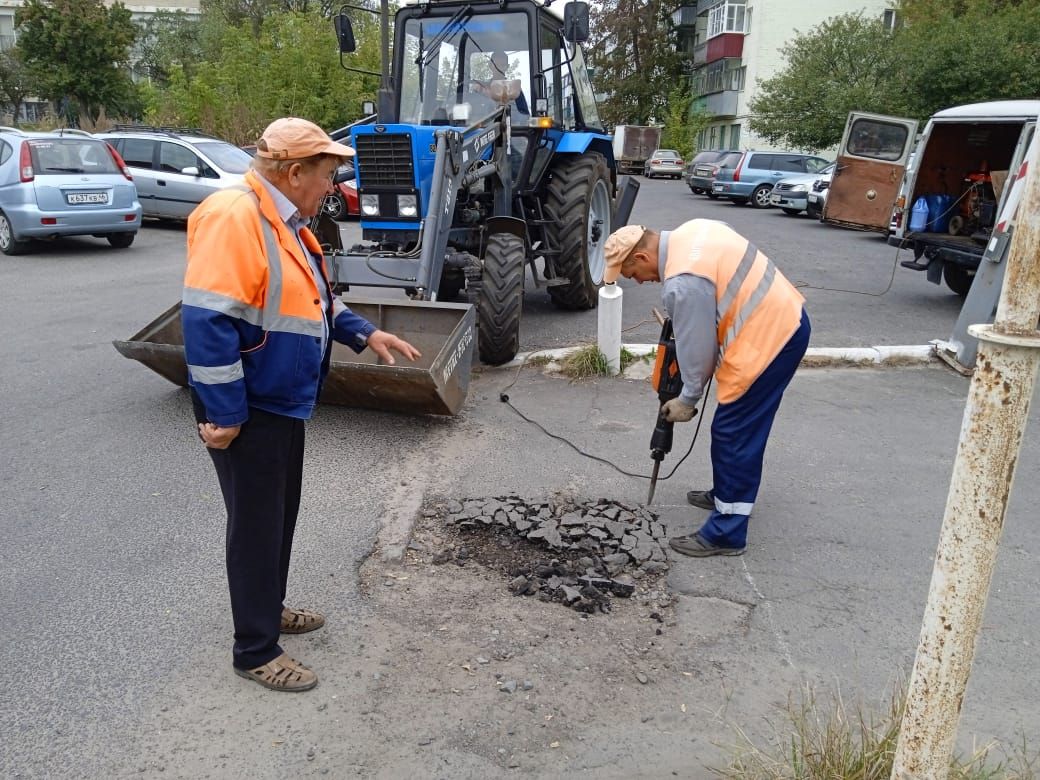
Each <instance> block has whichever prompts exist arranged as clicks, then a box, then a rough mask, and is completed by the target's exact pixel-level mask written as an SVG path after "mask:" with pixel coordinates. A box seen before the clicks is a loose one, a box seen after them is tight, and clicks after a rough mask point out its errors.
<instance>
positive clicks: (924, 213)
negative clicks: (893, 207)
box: [910, 196, 928, 233]
mask: <svg viewBox="0 0 1040 780" xmlns="http://www.w3.org/2000/svg"><path fill="white" fill-rule="evenodd" d="M927 229H928V201H927V200H925V199H924V197H923V196H922V197H920V198H918V199H917V200H915V201H914V206H913V208H912V209H910V232H911V233H924V232H925V230H927Z"/></svg>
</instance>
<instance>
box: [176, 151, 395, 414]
mask: <svg viewBox="0 0 1040 780" xmlns="http://www.w3.org/2000/svg"><path fill="white" fill-rule="evenodd" d="M245 184H246V187H242V188H237V187H236V188H230V189H226V190H221V191H220V192H216V193H214V194H213V195H210V196H209V197H208V198H206V200H204V201H203V202H202V203H201V204H199V206H198V207H197V208H196V209H195V211H193V212H192V214H191V216H190V217H189V219H188V268H187V271H186V273H185V276H184V296H183V299H182V302H181V303H182V305H181V324H182V326H183V329H184V352H185V358H186V359H187V363H188V374H189V381H190V383H191V386H192V387H193V388H195V391H196V392H197V393H198V394H199V397H200V398H201V399H202V403H203V405H204V406H205V407H206V415H207V417H208V418H209V421H210V422H212V423H215V424H217V425H220V426H232V425H240V424H241V423H243V422H245V421H246V420H247V419H248V418H249V407H250V406H252V407H255V408H257V409H262V410H264V411H267V412H272V413H274V414H281V415H285V416H287V417H297V418H300V419H307V418H309V417H310V416H311V413H312V412H313V410H314V405H315V404H316V403H317V401H318V394H319V393H320V391H321V384H322V382H323V381H324V379H325V375H326V374H327V373H328V369H329V360H330V357H329V356H330V353H331V348H330V346H331V345H330V342H329V340H328V339H327V338H326V334H327V333H328V332H330V331H331V334H332V338H334V339H335V340H336V341H340V342H342V343H344V344H346V345H347V346H349V347H350V348H352V349H353V350H354V351H355V352H361V351H362V350H364V348H365V345H366V343H367V340H368V336H369V335H370V334H372V333H373V332H374V331H375V330H376V327H375V326H374V325H373V324H372V323H370V322H368V321H367V320H365V319H364V318H362V317H359V316H358V315H356V314H354V313H353V312H352V311H350V309H348V308H347V306H346V305H345V304H344V303H343V302H342V301H340V300H339V299H338V298H336V297H335V296H333V295H332V290H331V289H330V287H329V283H328V275H327V273H326V272H325V266H324V262H323V260H322V250H321V246H320V245H319V244H318V241H317V239H316V238H315V237H314V236H313V234H312V233H311V232H310V231H309V230H308V229H307V228H303V229H301V230H300V232H299V234H298V235H299V239H297V234H295V233H294V232H293V231H292V230H291V229H290V228H289V226H288V225H287V224H286V223H285V221H283V219H282V218H281V216H280V215H279V213H278V209H277V206H276V204H275V202H274V199H273V198H272V196H271V193H270V192H268V190H267V187H266V186H265V184H264V183H263V182H261V181H260V180H259V177H258V175H257V174H256V173H255V172H253V171H250V172H249V173H247V174H246V177H245ZM301 241H302V242H303V245H305V246H306V248H307V250H308V251H309V252H311V253H313V254H314V255H315V260H316V262H315V266H316V267H317V268H318V269H319V270H320V271H321V273H320V276H321V278H320V279H317V278H316V277H315V273H314V272H313V271H312V269H311V263H309V262H308V259H307V257H306V256H305V255H304V248H303V246H302V245H301ZM319 284H320V285H322V286H323V288H324V294H322V291H321V290H320V289H319V287H318V285H319ZM323 300H324V301H331V305H329V306H326V304H324V303H323ZM330 323H331V327H330Z"/></svg>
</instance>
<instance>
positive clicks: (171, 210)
mask: <svg viewBox="0 0 1040 780" xmlns="http://www.w3.org/2000/svg"><path fill="white" fill-rule="evenodd" d="M97 136H98V137H99V138H104V139H106V140H107V141H108V142H109V143H111V144H112V145H113V146H114V147H115V148H116V151H117V152H119V154H120V155H121V156H122V158H123V159H124V160H125V161H126V164H127V166H128V167H129V168H130V171H131V172H132V173H133V175H134V182H135V183H136V184H137V194H138V197H139V198H140V200H141V205H142V207H143V208H144V215H145V216H146V217H157V218H162V219H187V218H188V215H189V214H191V212H192V211H194V210H195V207H196V206H197V205H199V204H200V203H201V202H202V201H203V200H204V199H205V198H206V196H208V195H209V194H210V193H213V192H216V191H217V190H221V189H224V188H225V187H228V186H231V185H233V184H239V183H240V182H241V181H242V175H243V174H244V173H245V172H246V171H247V170H249V163H250V161H251V159H252V158H251V157H250V156H249V154H248V153H247V152H245V151H243V150H242V149H240V148H239V147H237V146H235V145H234V144H230V143H228V142H227V141H224V140H222V139H220V138H217V137H216V136H212V135H207V134H206V133H203V132H202V131H201V130H190V129H185V128H169V127H150V126H147V125H116V126H115V128H114V129H113V130H111V131H108V132H105V133H98V134H97Z"/></svg>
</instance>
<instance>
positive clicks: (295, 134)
mask: <svg viewBox="0 0 1040 780" xmlns="http://www.w3.org/2000/svg"><path fill="white" fill-rule="evenodd" d="M316 154H333V155H336V156H337V157H353V156H354V150H353V149H352V148H351V147H349V146H346V145H345V144H341V143H337V142H336V141H333V140H332V139H331V138H329V134H328V133H326V132H325V131H324V130H322V129H321V128H320V127H318V126H317V125H316V124H314V123H313V122H309V121H307V120H306V119H299V118H298V117H294V116H290V117H285V118H284V119H276V120H274V121H273V122H271V124H269V125H268V126H267V129H266V130H264V133H263V135H261V136H260V139H259V140H258V141H257V142H256V156H257V157H267V158H269V159H271V160H302V159H303V158H304V157H313V156H314V155H316Z"/></svg>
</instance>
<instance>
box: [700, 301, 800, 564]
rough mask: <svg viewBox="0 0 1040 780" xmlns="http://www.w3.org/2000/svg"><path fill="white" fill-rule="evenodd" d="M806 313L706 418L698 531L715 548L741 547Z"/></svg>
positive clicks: (795, 362)
mask: <svg viewBox="0 0 1040 780" xmlns="http://www.w3.org/2000/svg"><path fill="white" fill-rule="evenodd" d="M811 331H812V327H811V326H810V325H809V315H807V314H806V313H805V310H804V309H803V310H802V322H801V324H800V325H799V326H798V330H796V331H795V333H794V335H793V336H791V338H790V339H789V340H788V342H787V344H785V345H784V348H783V349H782V350H780V354H779V355H777V356H776V357H775V358H774V359H773V362H772V363H770V364H769V366H768V367H767V368H766V370H765V371H763V372H762V374H761V375H760V376H759V377H758V379H756V380H755V381H754V383H752V385H751V387H749V388H748V390H747V392H746V393H744V395H742V396H741V397H740V398H738V399H737V400H736V401H733V402H732V403H728V404H719V405H718V408H717V409H716V410H715V417H714V418H713V419H712V421H711V468H712V475H713V478H714V481H715V484H714V487H713V488H712V492H713V493H714V496H715V509H713V510H712V513H711V514H710V515H709V516H708V519H707V520H705V521H704V525H703V526H702V527H701V530H700V534H701V536H702V537H703V538H704V539H706V540H707V541H709V542H711V543H712V544H715V545H719V546H721V547H745V546H746V545H747V529H748V518H749V517H750V515H751V509H752V507H753V506H754V504H755V498H757V496H758V487H759V485H760V484H761V482H762V460H763V459H764V457H765V454H766V442H767V441H768V440H769V431H770V430H771V429H772V427H773V418H775V417H776V412H777V409H779V408H780V401H781V399H782V398H783V397H784V390H785V389H787V385H788V384H789V383H790V381H791V377H793V376H794V372H795V370H796V369H797V368H798V364H799V363H800V362H801V360H802V356H803V355H804V354H805V350H806V349H807V348H808V346H809V334H810V332H811Z"/></svg>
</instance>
